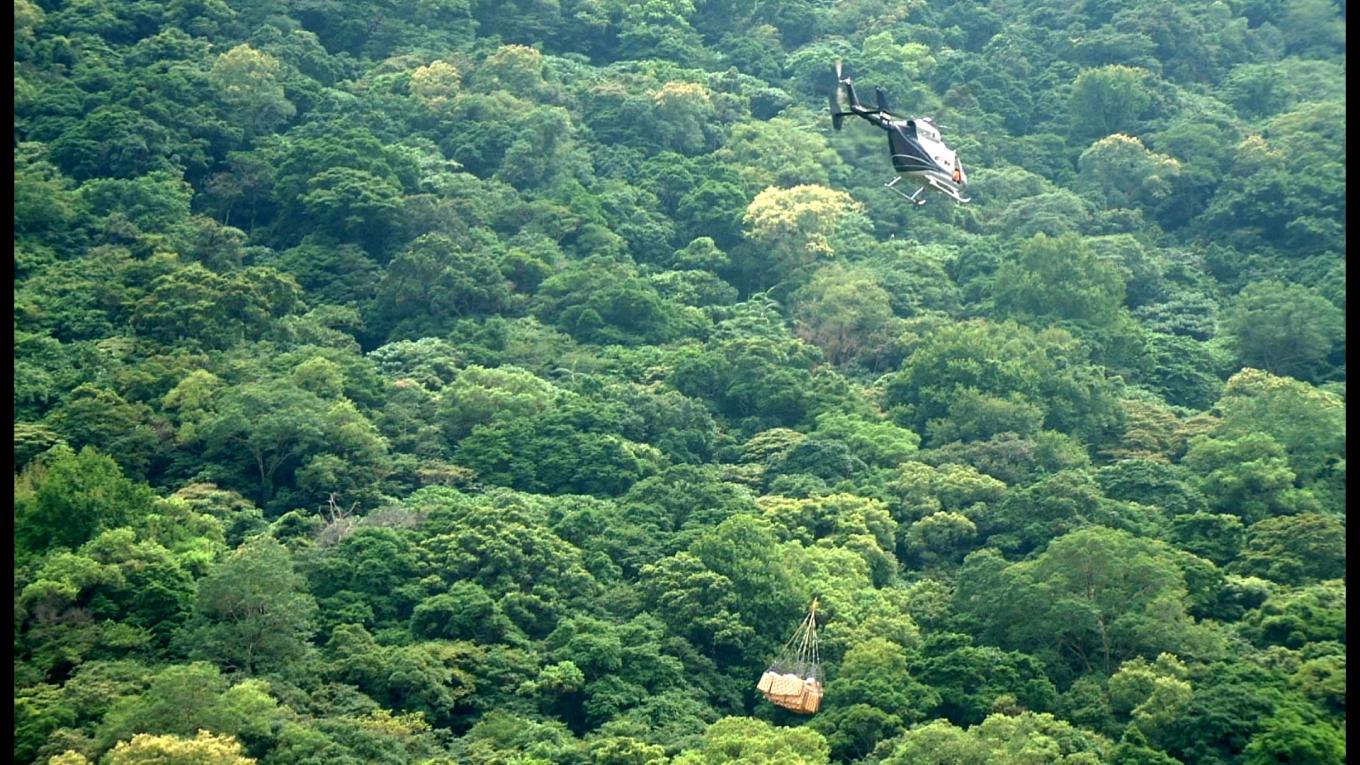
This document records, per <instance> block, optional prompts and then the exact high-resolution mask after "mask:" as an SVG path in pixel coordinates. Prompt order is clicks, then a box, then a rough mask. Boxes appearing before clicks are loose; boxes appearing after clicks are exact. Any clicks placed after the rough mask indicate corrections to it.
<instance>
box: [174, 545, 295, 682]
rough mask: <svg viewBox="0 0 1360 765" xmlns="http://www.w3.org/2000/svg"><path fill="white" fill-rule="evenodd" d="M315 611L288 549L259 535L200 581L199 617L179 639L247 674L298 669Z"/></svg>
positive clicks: (190, 648) (195, 652)
mask: <svg viewBox="0 0 1360 765" xmlns="http://www.w3.org/2000/svg"><path fill="white" fill-rule="evenodd" d="M315 616H316V601H315V600H314V599H313V598H312V596H311V595H310V594H308V592H307V588H306V580H305V579H303V577H302V576H301V575H300V574H298V573H297V572H296V571H295V570H294V569H293V562H292V558H291V555H290V553H289V552H288V549H287V548H285V547H284V546H283V545H281V544H279V543H278V542H276V541H274V540H273V539H270V538H268V537H257V538H256V539H254V540H252V541H249V542H247V543H246V544H245V545H244V546H242V547H240V548H237V549H236V550H235V551H234V552H233V553H232V554H230V555H229V556H227V557H226V558H224V559H223V560H222V561H221V562H219V563H218V564H217V565H216V566H214V567H213V568H212V569H211V570H210V571H209V572H208V575H207V576H205V577H204V578H203V579H201V580H200V581H199V583H198V598H197V603H196V605H195V614H194V619H193V620H192V621H191V622H190V623H189V624H188V625H186V627H185V630H184V633H183V634H182V635H181V637H180V640H181V641H182V644H183V645H184V647H185V648H186V649H187V650H188V652H189V654H190V655H192V656H194V657H197V658H203V659H208V660H211V661H215V662H217V663H218V664H219V665H221V666H224V667H228V668H230V669H235V670H238V671H241V672H245V673H247V674H251V673H255V672H261V671H270V670H274V671H277V670H290V669H296V668H298V667H299V665H298V663H297V662H298V661H299V660H302V659H304V658H305V657H306V655H307V652H308V645H307V640H308V638H310V637H311V634H312V631H313V629H314V628H313V626H312V625H313V620H314V619H315Z"/></svg>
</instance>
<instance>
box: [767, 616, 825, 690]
mask: <svg viewBox="0 0 1360 765" xmlns="http://www.w3.org/2000/svg"><path fill="white" fill-rule="evenodd" d="M756 690H758V691H760V693H761V695H763V696H764V697H765V698H767V699H769V700H770V702H771V703H773V704H778V705H779V706H781V707H784V708H785V709H788V710H790V711H793V712H798V713H800V714H808V715H810V714H812V713H814V712H816V711H817V710H818V709H820V708H821V706H822V664H821V656H820V655H819V654H818V652H817V601H815V600H814V601H812V609H811V610H810V611H809V612H808V615H807V618H806V619H804V620H803V623H802V624H800V625H798V629H797V630H794V633H793V637H791V638H789V642H787V643H785V644H784V648H783V649H781V650H780V651H779V655H778V656H776V657H775V660H774V663H773V664H771V665H770V667H769V669H767V670H765V674H763V675H761V676H760V682H759V683H757V684H756Z"/></svg>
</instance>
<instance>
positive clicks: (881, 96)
mask: <svg viewBox="0 0 1360 765" xmlns="http://www.w3.org/2000/svg"><path fill="white" fill-rule="evenodd" d="M835 73H836V86H835V89H834V90H832V91H831V126H832V127H834V128H835V129H836V130H840V129H841V121H842V120H843V119H844V118H845V117H846V116H848V115H852V114H853V115H855V116H856V117H862V118H864V119H865V120H867V121H869V122H870V123H871V124H873V125H874V126H875V127H878V128H880V129H882V130H885V131H887V133H888V151H889V152H890V153H891V155H892V163H893V169H894V170H896V171H897V176H896V177H895V178H893V179H892V180H891V181H888V183H887V184H886V185H887V187H888V188H890V189H892V190H893V191H896V192H897V193H898V194H902V196H903V197H905V198H906V199H907V200H908V201H910V202H912V203H914V204H918V205H923V204H925V203H926V200H925V197H924V196H922V194H923V192H925V190H926V189H927V188H931V189H934V190H936V191H938V192H940V193H941V194H944V195H945V196H947V197H949V198H950V199H953V200H954V201H955V202H960V203H963V202H967V201H968V198H967V197H965V196H963V189H964V187H965V186H967V185H968V174H967V173H965V172H964V171H963V163H961V162H959V155H958V153H957V152H955V151H954V150H953V149H951V148H949V147H948V146H945V145H944V141H942V140H940V129H939V127H938V126H936V124H935V121H934V120H932V119H931V118H929V117H917V118H914V119H901V118H898V117H897V116H895V115H894V114H893V113H892V112H890V111H888V96H887V93H885V92H884V91H883V88H874V96H875V100H876V101H877V102H878V104H877V108H874V109H870V108H867V107H866V106H864V105H863V104H861V103H860V102H859V98H858V97H857V96H856V95H855V86H854V83H853V82H852V81H851V79H850V78H849V77H845V76H843V74H842V72H841V62H840V61H837V62H836V70H835ZM903 178H906V179H908V180H909V181H911V182H913V183H917V184H920V188H918V189H916V192H915V193H913V194H911V195H907V194H903V193H902V191H901V190H899V189H896V188H893V187H894V186H895V185H896V184H897V182H898V181H900V180H902V179H903Z"/></svg>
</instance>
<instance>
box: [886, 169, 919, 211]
mask: <svg viewBox="0 0 1360 765" xmlns="http://www.w3.org/2000/svg"><path fill="white" fill-rule="evenodd" d="M900 180H902V176H900V175H894V176H893V179H892V180H891V181H888V182H887V183H885V184H883V188H885V189H892V190H893V192H894V193H896V194H897V195H898V196H900V197H902V198H903V199H905V200H907V201H908V202H911V203H912V204H914V205H916V206H917V207H920V206H921V205H923V204H925V203H926V199H925V197H923V196H921V192H923V191H925V190H926V187H925V186H922V187H921V188H919V189H917V190H916V192H915V193H913V194H910V195H907V194H904V193H902V190H901V189H896V188H893V187H894V186H896V185H897V182H898V181H900Z"/></svg>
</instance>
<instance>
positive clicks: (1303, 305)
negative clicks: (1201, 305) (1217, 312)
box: [1222, 281, 1345, 381]
mask: <svg viewBox="0 0 1360 765" xmlns="http://www.w3.org/2000/svg"><path fill="white" fill-rule="evenodd" d="M1341 320H1342V312H1341V310H1340V309H1338V308H1337V307H1336V306H1334V305H1332V304H1331V303H1329V302H1327V301H1326V300H1325V299H1323V298H1322V297H1320V296H1318V295H1317V294H1315V293H1314V292H1313V291H1312V290H1310V289H1308V288H1307V287H1303V286H1301V285H1297V284H1284V283H1281V282H1278V281H1262V282H1256V283H1253V284H1250V285H1248V286H1247V287H1246V288H1245V289H1243V290H1242V292H1240V293H1239V294H1238V296H1237V297H1236V298H1235V299H1234V300H1233V301H1232V303H1231V304H1230V305H1229V307H1228V309H1227V311H1225V312H1224V314H1223V317H1222V331H1223V332H1224V333H1225V334H1226V335H1227V336H1228V337H1230V338H1231V339H1232V341H1233V345H1234V347H1235V350H1236V351H1237V357H1238V359H1240V360H1241V362H1242V363H1243V364H1244V365H1246V366H1253V367H1258V368H1261V369H1265V370H1266V371H1268V372H1271V373H1272V374H1277V375H1288V376H1291V377H1297V378H1300V379H1303V380H1309V381H1316V380H1318V379H1319V377H1320V376H1321V375H1322V374H1324V373H1325V372H1326V371H1327V370H1328V364H1327V359H1328V356H1330V355H1331V353H1332V349H1333V347H1334V346H1335V344H1336V343H1338V342H1340V341H1341V340H1342V339H1343V338H1344V337H1345V332H1344V330H1343V328H1342V322H1341Z"/></svg>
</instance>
